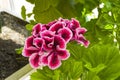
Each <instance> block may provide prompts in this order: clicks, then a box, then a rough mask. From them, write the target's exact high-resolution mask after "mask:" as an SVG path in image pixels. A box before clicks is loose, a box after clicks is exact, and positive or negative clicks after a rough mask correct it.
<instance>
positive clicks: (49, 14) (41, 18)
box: [34, 7, 62, 23]
mask: <svg viewBox="0 0 120 80" xmlns="http://www.w3.org/2000/svg"><path fill="white" fill-rule="evenodd" d="M34 14H35V16H34V18H35V20H36V21H37V22H41V23H48V22H50V21H53V20H55V19H58V18H59V17H62V14H61V13H60V12H59V11H58V10H57V9H56V8H54V7H50V8H49V9H48V10H46V11H44V12H39V11H38V10H34Z"/></svg>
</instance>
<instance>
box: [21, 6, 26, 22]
mask: <svg viewBox="0 0 120 80" xmlns="http://www.w3.org/2000/svg"><path fill="white" fill-rule="evenodd" d="M21 15H22V18H23V19H24V20H25V19H26V8H25V6H22V8H21Z"/></svg>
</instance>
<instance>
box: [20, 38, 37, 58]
mask: <svg viewBox="0 0 120 80" xmlns="http://www.w3.org/2000/svg"><path fill="white" fill-rule="evenodd" d="M33 39H34V38H33V36H30V37H28V38H27V39H26V41H25V46H24V49H23V52H22V55H23V56H25V57H29V56H31V55H32V54H33V53H35V52H39V49H37V48H36V47H35V46H34V45H33Z"/></svg>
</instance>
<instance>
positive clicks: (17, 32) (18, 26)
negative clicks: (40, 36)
mask: <svg viewBox="0 0 120 80" xmlns="http://www.w3.org/2000/svg"><path fill="white" fill-rule="evenodd" d="M26 24H27V22H25V21H23V20H21V19H19V18H17V17H15V16H13V15H11V14H8V13H6V12H0V28H1V32H0V80H4V79H5V78H6V77H8V76H9V75H11V74H12V73H14V72H15V71H17V70H18V69H20V68H22V67H23V66H25V65H26V64H27V63H28V59H27V58H24V57H23V56H22V55H21V54H16V51H15V49H17V48H21V47H23V45H24V41H25V38H26V37H27V31H26V29H25V25H26Z"/></svg>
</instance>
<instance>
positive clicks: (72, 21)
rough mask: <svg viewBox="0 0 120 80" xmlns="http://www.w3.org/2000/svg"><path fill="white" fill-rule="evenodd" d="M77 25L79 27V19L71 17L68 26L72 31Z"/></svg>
mask: <svg viewBox="0 0 120 80" xmlns="http://www.w3.org/2000/svg"><path fill="white" fill-rule="evenodd" d="M79 27H80V23H79V21H77V20H75V19H74V18H72V20H71V21H70V23H69V25H68V28H70V29H71V30H72V31H75V29H76V28H79Z"/></svg>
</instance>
